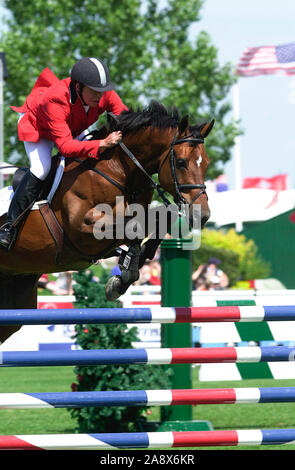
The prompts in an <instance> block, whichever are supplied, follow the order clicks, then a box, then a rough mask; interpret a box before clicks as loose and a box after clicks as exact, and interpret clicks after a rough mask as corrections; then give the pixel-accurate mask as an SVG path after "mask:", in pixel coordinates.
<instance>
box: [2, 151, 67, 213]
mask: <svg viewBox="0 0 295 470" xmlns="http://www.w3.org/2000/svg"><path fill="white" fill-rule="evenodd" d="M64 168H65V158H64V157H61V159H60V163H59V166H58V168H57V170H56V173H55V177H54V181H53V184H52V188H51V189H50V191H49V194H48V196H47V199H46V201H47V202H48V203H49V204H50V203H51V201H52V198H53V196H54V194H55V192H56V190H57V188H58V186H59V183H60V181H61V179H62V175H63V172H64ZM13 194H14V192H13V189H12V186H5V187H4V188H2V189H1V190H0V217H1V215H3V214H6V213H7V212H8V208H9V204H10V201H11V199H12V198H13ZM40 202H42V203H44V201H37V202H36V203H35V204H34V205H33V207H32V209H31V210H36V209H39V203H40Z"/></svg>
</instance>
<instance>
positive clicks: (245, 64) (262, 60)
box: [236, 42, 295, 77]
mask: <svg viewBox="0 0 295 470" xmlns="http://www.w3.org/2000/svg"><path fill="white" fill-rule="evenodd" d="M236 73H237V75H240V76H241V77H254V76H256V75H265V74H281V75H295V42H291V43H290V44H283V45H280V46H262V47H248V48H247V49H246V50H245V51H244V53H243V55H242V57H241V59H240V62H239V64H238V67H237V70H236Z"/></svg>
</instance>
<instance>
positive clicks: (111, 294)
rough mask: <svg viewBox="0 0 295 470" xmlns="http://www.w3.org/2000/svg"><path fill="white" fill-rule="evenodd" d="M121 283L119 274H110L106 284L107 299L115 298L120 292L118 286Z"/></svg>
mask: <svg viewBox="0 0 295 470" xmlns="http://www.w3.org/2000/svg"><path fill="white" fill-rule="evenodd" d="M121 284H122V280H121V278H120V276H112V277H111V278H110V279H109V280H108V282H107V285H106V289H105V292H106V298H107V300H117V299H118V298H119V297H120V295H122V294H121V292H120V287H121Z"/></svg>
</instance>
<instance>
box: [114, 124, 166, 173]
mask: <svg viewBox="0 0 295 470" xmlns="http://www.w3.org/2000/svg"><path fill="white" fill-rule="evenodd" d="M172 132H173V131H172V130H171V129H158V128H150V129H148V130H146V131H144V132H143V131H141V132H140V133H138V134H136V135H134V136H132V137H130V138H129V139H128V138H127V139H126V146H127V147H128V149H129V150H131V152H132V153H134V155H135V157H136V159H137V160H138V162H139V163H140V164H141V165H142V166H143V168H144V169H145V171H146V172H147V173H149V174H150V175H152V174H154V173H158V171H159V168H160V161H161V157H162V155H163V153H166V152H167V151H168V149H169V147H170V144H171V141H172V138H173V133H172ZM123 158H124V160H126V154H123ZM127 160H128V157H127ZM130 163H131V164H130V165H129V166H130V169H131V171H132V170H133V171H135V173H138V169H137V168H136V167H134V163H132V161H131V159H130Z"/></svg>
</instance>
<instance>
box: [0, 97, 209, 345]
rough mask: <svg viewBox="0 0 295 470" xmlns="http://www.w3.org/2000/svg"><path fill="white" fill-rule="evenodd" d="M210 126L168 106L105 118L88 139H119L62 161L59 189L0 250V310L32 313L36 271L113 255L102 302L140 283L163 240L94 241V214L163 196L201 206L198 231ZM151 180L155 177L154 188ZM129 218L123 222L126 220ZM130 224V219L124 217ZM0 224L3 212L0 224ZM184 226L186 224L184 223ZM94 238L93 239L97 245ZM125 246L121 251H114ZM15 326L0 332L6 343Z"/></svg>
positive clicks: (205, 211) (204, 205) (204, 215)
mask: <svg viewBox="0 0 295 470" xmlns="http://www.w3.org/2000/svg"><path fill="white" fill-rule="evenodd" d="M213 124H214V120H212V121H211V122H205V123H203V124H201V125H198V124H196V125H193V126H192V125H190V123H189V116H183V117H181V116H180V113H179V111H178V110H177V109H176V108H175V109H173V110H167V109H166V108H165V107H164V106H163V105H162V104H161V103H158V102H151V103H150V104H149V105H148V106H147V107H145V108H141V109H140V108H138V109H136V110H133V109H131V110H128V111H124V112H123V113H122V114H121V115H119V116H116V117H115V116H111V115H109V116H108V121H107V124H106V125H105V126H103V127H102V128H101V129H100V130H96V131H93V132H92V133H91V134H90V138H92V139H98V138H103V136H106V135H107V134H108V133H110V132H112V131H113V130H121V131H122V141H121V142H120V145H116V146H115V147H113V148H111V149H107V150H106V151H104V152H103V153H102V154H101V156H100V158H99V159H98V160H97V159H79V158H68V159H65V160H66V165H65V169H64V173H63V176H62V179H61V182H60V184H59V187H58V189H57V191H56V193H55V195H54V197H53V199H52V201H51V203H50V207H49V206H48V204H46V203H45V204H44V205H42V204H41V205H40V207H39V210H32V211H29V213H28V215H27V216H26V218H25V220H24V221H23V222H22V224H21V226H20V228H19V234H18V238H17V240H16V242H15V245H14V246H13V248H12V249H11V250H10V251H6V250H4V249H1V248H0V292H1V296H0V309H19V308H22V309H28V308H36V307H37V282H38V279H39V278H40V276H41V275H42V274H43V273H53V272H65V271H69V270H73V271H75V270H82V269H86V268H88V267H89V266H91V265H92V264H94V263H95V262H98V260H101V259H103V258H108V257H111V256H114V254H116V255H117V256H118V255H120V262H119V264H120V267H122V274H121V276H118V275H116V276H113V277H111V278H110V280H109V282H108V285H107V287H106V296H107V298H110V299H115V298H118V297H120V295H122V294H123V293H124V292H126V290H127V289H128V287H129V286H130V285H131V284H132V283H133V282H135V280H137V279H138V277H139V269H140V267H141V266H142V265H143V264H144V262H145V260H146V259H153V257H154V255H155V252H156V250H157V248H158V246H159V244H160V243H161V240H162V238H163V236H160V237H159V236H158V237H157V236H155V237H149V234H148V233H147V229H145V230H144V234H143V236H142V238H141V239H140V240H139V239H135V240H130V237H129V238H126V234H125V233H123V235H122V237H121V238H120V237H117V238H113V239H109V238H107V237H105V238H103V237H97V236H94V233H95V227H97V223H99V222H100V221H101V219H102V217H104V216H105V214H104V213H103V212H102V211H99V210H97V209H96V207H97V206H98V205H101V204H107V205H108V207H111V210H112V211H113V213H114V215H115V214H116V212H118V207H117V206H118V205H116V200H118V198H119V200H120V201H121V202H122V201H123V202H122V204H123V206H124V207H121V209H123V213H124V210H126V209H128V206H130V205H131V204H132V203H137V204H140V205H141V207H143V208H144V210H146V209H147V208H148V207H149V205H150V203H151V201H152V198H153V194H154V191H155V190H156V191H157V192H158V194H159V197H160V199H162V201H163V202H164V204H166V205H167V204H168V202H167V197H166V194H167V193H169V195H171V196H172V197H173V199H174V202H175V203H176V204H177V205H180V204H183V203H186V204H188V207H189V210H190V216H191V214H192V212H191V209H192V208H193V206H194V205H195V204H199V205H200V206H201V224H202V227H203V226H204V224H205V223H206V221H207V220H208V219H209V217H210V209H209V206H208V197H207V194H206V186H205V185H204V180H205V174H206V170H207V166H208V164H209V158H208V156H207V153H206V151H205V148H204V139H205V138H206V137H207V136H208V134H209V132H210V131H211V129H212V127H213ZM152 175H158V180H159V183H156V182H155V179H153V178H152ZM127 219H128V217H126V220H127ZM128 220H130V218H129V219H128ZM4 222H5V214H4V215H3V216H2V217H1V218H0V224H2V223H4ZM190 222H192V221H191V220H190ZM98 238H99V239H98ZM122 245H123V246H124V245H126V246H127V248H128V250H124V249H122V248H120V247H122ZM19 328H20V325H7V326H3V327H1V328H0V341H1V342H3V341H5V340H6V339H7V338H8V337H9V336H10V335H11V334H12V333H14V332H15V331H17V330H18V329H19Z"/></svg>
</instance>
